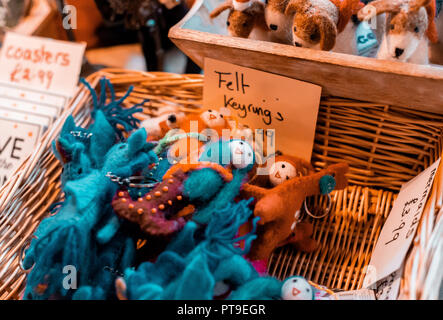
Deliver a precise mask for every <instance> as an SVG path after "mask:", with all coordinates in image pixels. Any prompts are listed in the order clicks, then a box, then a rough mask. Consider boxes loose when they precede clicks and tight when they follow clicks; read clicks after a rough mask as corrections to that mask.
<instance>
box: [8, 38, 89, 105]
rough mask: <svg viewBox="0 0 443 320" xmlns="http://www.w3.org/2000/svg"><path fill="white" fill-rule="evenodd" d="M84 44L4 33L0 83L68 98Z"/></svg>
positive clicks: (72, 88)
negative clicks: (12, 84)
mask: <svg viewBox="0 0 443 320" xmlns="http://www.w3.org/2000/svg"><path fill="white" fill-rule="evenodd" d="M84 51H85V44H84V43H83V44H82V43H71V42H66V41H58V40H52V39H47V38H39V37H29V36H24V35H20V34H16V33H12V32H8V33H7V34H6V36H5V40H4V43H3V46H2V50H1V54H0V70H2V72H1V73H0V82H3V83H14V84H17V85H20V86H23V87H27V88H33V89H36V90H42V91H48V92H51V93H58V94H63V95H67V96H71V95H72V94H73V93H74V89H75V88H76V85H77V82H78V77H79V74H80V67H81V63H82V57H83V54H84Z"/></svg>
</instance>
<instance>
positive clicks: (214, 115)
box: [167, 110, 230, 163]
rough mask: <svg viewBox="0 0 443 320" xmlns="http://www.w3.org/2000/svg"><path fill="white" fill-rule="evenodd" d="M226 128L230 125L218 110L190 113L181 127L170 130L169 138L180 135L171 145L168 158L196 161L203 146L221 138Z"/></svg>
mask: <svg viewBox="0 0 443 320" xmlns="http://www.w3.org/2000/svg"><path fill="white" fill-rule="evenodd" d="M224 130H230V126H229V123H228V122H227V121H226V119H224V116H223V115H222V114H220V113H219V112H218V111H215V110H206V111H204V112H203V113H200V114H190V115H188V116H187V117H186V118H185V119H184V120H183V121H182V124H181V125H180V127H179V129H177V130H171V131H170V132H168V135H167V137H168V138H174V136H180V138H179V139H177V141H175V142H174V143H173V144H172V145H171V146H170V148H169V150H168V158H169V159H170V161H174V160H175V161H177V162H179V161H181V160H183V159H184V163H196V162H197V161H198V158H199V156H200V150H201V148H202V147H203V146H204V145H205V144H206V143H208V142H211V141H217V140H219V139H220V138H221V137H222V136H223V131H224ZM202 137H203V138H202Z"/></svg>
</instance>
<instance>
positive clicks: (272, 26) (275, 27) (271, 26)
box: [269, 24, 278, 31]
mask: <svg viewBox="0 0 443 320" xmlns="http://www.w3.org/2000/svg"><path fill="white" fill-rule="evenodd" d="M269 28H271V30H273V31H277V29H278V27H277V26H276V25H275V24H271V25H269Z"/></svg>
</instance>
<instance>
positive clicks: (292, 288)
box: [281, 276, 315, 300]
mask: <svg viewBox="0 0 443 320" xmlns="http://www.w3.org/2000/svg"><path fill="white" fill-rule="evenodd" d="M281 297H282V299H283V300H314V299H315V289H314V288H313V287H312V286H311V285H310V284H309V282H308V281H307V280H306V279H305V278H303V277H300V276H294V277H290V278H288V279H286V281H285V282H284V283H283V286H282V287H281Z"/></svg>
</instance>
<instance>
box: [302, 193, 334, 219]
mask: <svg viewBox="0 0 443 320" xmlns="http://www.w3.org/2000/svg"><path fill="white" fill-rule="evenodd" d="M328 202H329V204H328V207H327V208H326V211H325V213H324V214H323V215H321V216H314V215H313V214H312V213H311V211H309V209H308V206H307V205H306V199H305V201H304V202H303V203H304V208H305V211H306V213H307V214H308V215H309V216H310V217H312V218H314V219H321V218H324V217H326V216H327V215H328V214H329V212H330V211H331V209H332V198H331V195H330V194H328Z"/></svg>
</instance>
